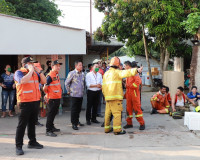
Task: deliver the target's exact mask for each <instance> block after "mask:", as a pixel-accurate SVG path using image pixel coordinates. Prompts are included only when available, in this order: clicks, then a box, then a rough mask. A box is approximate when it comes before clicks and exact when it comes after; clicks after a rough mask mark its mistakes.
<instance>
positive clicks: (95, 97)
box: [86, 64, 102, 125]
mask: <svg viewBox="0 0 200 160" xmlns="http://www.w3.org/2000/svg"><path fill="white" fill-rule="evenodd" d="M98 71H99V65H98V64H94V65H93V68H92V71H91V72H89V73H87V75H86V85H87V88H88V91H87V110H86V121H87V124H88V125H91V122H93V123H99V121H97V119H96V116H97V107H98V104H99V96H100V93H101V88H102V75H101V74H100V73H98Z"/></svg>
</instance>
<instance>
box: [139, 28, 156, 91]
mask: <svg viewBox="0 0 200 160" xmlns="http://www.w3.org/2000/svg"><path fill="white" fill-rule="evenodd" d="M142 35H143V41H144V50H145V56H146V61H147V65H148V71H149V77H150V80H151V87H153V86H154V82H153V78H152V74H151V66H150V62H149V55H148V49H147V42H146V37H145V31H144V25H142Z"/></svg>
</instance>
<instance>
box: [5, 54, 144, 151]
mask: <svg viewBox="0 0 200 160" xmlns="http://www.w3.org/2000/svg"><path fill="white" fill-rule="evenodd" d="M36 63H37V65H36ZM21 64H22V67H21V68H20V69H18V70H17V71H16V72H15V73H14V74H12V78H13V80H14V81H12V85H11V84H10V83H11V82H10V81H5V82H9V83H5V82H4V83H3V84H2V83H1V85H2V87H4V88H9V87H10V88H12V89H15V88H16V95H17V96H16V97H17V104H18V106H19V108H20V110H21V112H20V114H19V121H18V125H17V130H16V138H15V142H16V154H17V155H23V154H24V152H23V150H22V146H23V137H24V134H25V129H26V127H27V131H28V132H27V134H28V138H29V143H28V148H35V149H42V148H43V145H41V144H39V143H38V142H37V140H36V132H35V124H36V122H37V121H38V114H39V107H40V100H41V91H43V92H44V93H45V96H44V99H45V102H46V104H47V108H48V114H47V120H46V136H51V137H56V136H57V134H56V133H55V132H59V131H60V129H58V128H56V127H55V126H54V119H55V116H56V114H57V112H58V108H59V106H60V100H61V97H62V88H61V83H60V79H59V71H60V67H61V65H62V63H59V62H58V60H55V61H53V62H51V63H48V68H50V67H51V70H50V69H49V73H46V75H45V74H44V73H43V70H42V68H41V67H40V66H38V62H36V61H34V60H33V58H32V57H25V58H23V59H22V61H21ZM9 67H10V66H7V67H6V75H8V73H7V71H9V72H10V69H8V68H9ZM82 70H83V64H82V62H81V61H76V62H75V69H74V70H73V71H71V72H69V74H68V76H67V78H66V81H65V87H66V90H67V94H69V95H70V97H71V123H72V128H73V129H74V130H78V126H84V124H82V123H81V122H80V120H79V116H80V112H81V108H82V101H83V95H84V90H85V86H86V88H87V109H86V124H87V125H91V124H92V123H100V122H99V121H98V120H97V116H101V112H100V113H99V112H98V110H99V109H98V107H99V106H100V104H101V102H100V101H101V100H102V97H103V96H104V99H105V101H106V109H105V122H104V127H105V133H109V132H111V131H114V134H115V135H119V134H125V133H126V132H125V131H124V130H122V127H121V115H122V110H123V105H122V103H123V99H125V98H126V99H127V113H128V118H127V125H126V126H124V128H125V129H127V128H131V127H132V117H133V112H135V117H136V119H137V120H138V122H139V123H140V129H141V130H144V129H145V124H144V120H143V115H142V111H141V102H140V92H139V90H140V89H139V88H140V84H141V80H140V77H139V75H138V73H141V72H142V67H141V68H138V67H137V65H136V66H134V67H133V66H132V64H131V63H130V62H126V63H125V70H122V64H121V63H120V59H119V58H118V57H114V58H112V59H111V61H110V64H109V67H106V68H105V66H104V68H102V67H101V65H100V64H99V61H97V60H96V61H94V62H93V64H92V67H91V70H90V71H89V72H88V73H87V74H86V76H85V74H84V72H82ZM127 77H129V78H127ZM12 78H11V79H12ZM125 78H127V79H126V80H125V81H126V88H127V90H126V94H125V96H124V93H123V82H124V79H125ZM4 85H7V86H6V87H5V86H4ZM8 86H9V87H8ZM102 93H103V94H102ZM132 93H134V94H132ZM11 110H12V108H11ZM9 114H10V116H12V115H11V113H10V112H9ZM99 114H100V115H99ZM112 117H113V127H111V126H110V122H111V120H112Z"/></svg>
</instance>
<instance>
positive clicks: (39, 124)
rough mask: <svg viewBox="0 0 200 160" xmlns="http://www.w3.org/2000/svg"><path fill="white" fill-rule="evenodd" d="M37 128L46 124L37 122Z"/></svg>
mask: <svg viewBox="0 0 200 160" xmlns="http://www.w3.org/2000/svg"><path fill="white" fill-rule="evenodd" d="M36 126H38V127H43V126H44V124H41V123H40V122H39V121H37V123H36Z"/></svg>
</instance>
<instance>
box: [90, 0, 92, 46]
mask: <svg viewBox="0 0 200 160" xmlns="http://www.w3.org/2000/svg"><path fill="white" fill-rule="evenodd" d="M90 37H91V43H92V0H90Z"/></svg>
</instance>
